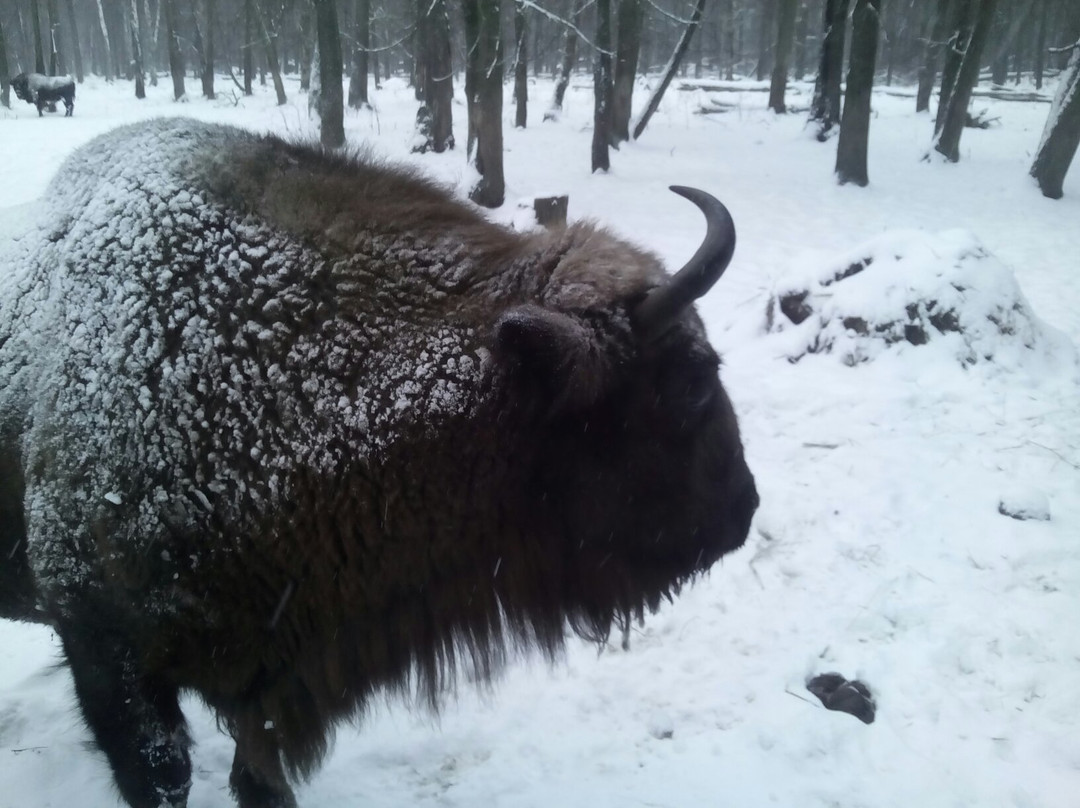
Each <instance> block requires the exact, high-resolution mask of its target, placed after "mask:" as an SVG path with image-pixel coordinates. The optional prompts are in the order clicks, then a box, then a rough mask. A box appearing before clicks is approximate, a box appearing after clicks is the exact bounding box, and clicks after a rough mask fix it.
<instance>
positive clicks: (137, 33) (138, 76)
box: [128, 0, 146, 98]
mask: <svg viewBox="0 0 1080 808" xmlns="http://www.w3.org/2000/svg"><path fill="white" fill-rule="evenodd" d="M128 11H129V12H130V14H131V16H130V19H131V65H132V69H133V70H134V71H135V97H136V98H146V84H145V83H144V78H143V62H142V36H141V34H142V26H141V25H139V16H140V15H139V0H130V2H129V5H128Z"/></svg>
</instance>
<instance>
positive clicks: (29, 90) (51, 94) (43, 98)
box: [11, 73, 75, 118]
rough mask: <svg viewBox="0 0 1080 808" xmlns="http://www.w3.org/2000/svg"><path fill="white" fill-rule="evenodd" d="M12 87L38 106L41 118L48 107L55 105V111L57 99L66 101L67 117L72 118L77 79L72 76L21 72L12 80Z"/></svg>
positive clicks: (30, 102) (28, 102)
mask: <svg viewBox="0 0 1080 808" xmlns="http://www.w3.org/2000/svg"><path fill="white" fill-rule="evenodd" d="M11 89H13V90H14V91H15V95H17V96H18V97H19V98H21V99H22V100H23V101H25V102H26V103H27V104H33V105H34V106H36V107H37V111H38V117H39V118H40V117H41V116H42V114H43V110H44V109H45V108H46V107H53V111H55V104H56V102H57V101H63V102H64V109H65V110H66V111H65V112H64V117H65V118H70V117H71V114H72V112H74V111H75V79H73V78H72V77H71V76H43V75H41V74H40V73H20V74H19V75H17V76H16V77H15V78H13V79H12V80H11Z"/></svg>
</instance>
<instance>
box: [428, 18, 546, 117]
mask: <svg viewBox="0 0 1080 808" xmlns="http://www.w3.org/2000/svg"><path fill="white" fill-rule="evenodd" d="M528 41H529V27H528V20H527V18H526V16H525V2H524V0H515V2H514V42H515V43H516V45H517V47H516V53H515V55H514V126H516V127H517V128H518V129H524V128H525V125H526V124H527V122H528V119H529V111H528V109H529V108H528V104H529V58H528V47H527V45H528ZM447 44H449V42H448V43H447Z"/></svg>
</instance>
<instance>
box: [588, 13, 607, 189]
mask: <svg viewBox="0 0 1080 808" xmlns="http://www.w3.org/2000/svg"><path fill="white" fill-rule="evenodd" d="M611 82H612V74H611V0H596V62H595V65H594V67H593V137H592V170H593V172H596V171H607V170H608V169H610V168H611V159H610V155H609V153H608V148H609V147H610V146H611V135H612V132H611V96H612V87H611Z"/></svg>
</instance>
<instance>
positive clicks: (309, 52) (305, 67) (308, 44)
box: [283, 0, 319, 92]
mask: <svg viewBox="0 0 1080 808" xmlns="http://www.w3.org/2000/svg"><path fill="white" fill-rule="evenodd" d="M318 1H319V0H301V4H302V6H303V10H302V11H301V12H300V14H299V16H298V17H297V22H296V26H297V30H296V36H297V40H298V43H297V47H296V51H297V54H298V55H297V59H298V61H299V63H300V91H301V92H307V91H308V90H310V89H311V66H312V65H313V64H314V63H315V53H314V49H315V40H316V38H317V36H318V34H316V36H312V35H311V17H312V7H311V4H312V3H313V2H318ZM283 42H284V44H285V45H286V46H287V45H288V40H287V39H285V40H283ZM286 56H288V53H287V48H286ZM285 64H286V66H288V64H289V60H288V58H286V59H285Z"/></svg>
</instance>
